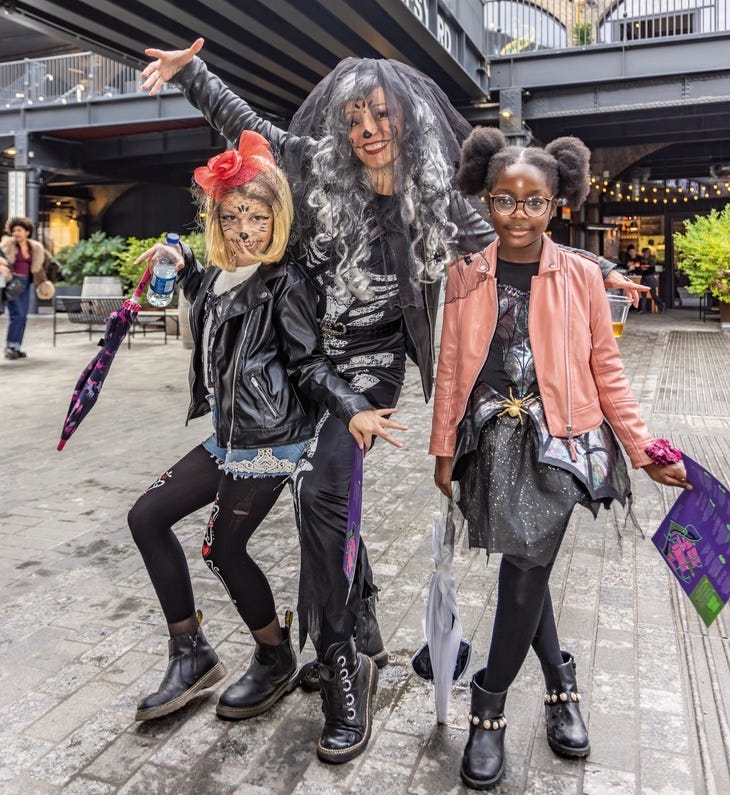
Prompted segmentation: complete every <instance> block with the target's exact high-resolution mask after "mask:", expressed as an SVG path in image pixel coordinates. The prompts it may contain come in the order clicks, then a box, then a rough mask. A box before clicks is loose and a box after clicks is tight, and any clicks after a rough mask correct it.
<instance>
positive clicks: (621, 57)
mask: <svg viewBox="0 0 730 795" xmlns="http://www.w3.org/2000/svg"><path fill="white" fill-rule="evenodd" d="M729 51H730V33H727V32H726V33H715V34H708V35H704V36H692V37H685V38H677V39H676V40H667V39H662V40H661V41H648V42H646V41H644V42H631V43H624V44H621V45H616V44H597V45H592V46H591V47H587V48H585V50H551V51H540V50H538V51H536V52H531V53H521V54H518V55H512V56H509V57H501V58H493V59H491V60H490V63H489V66H490V82H489V87H490V91H500V90H501V89H503V88H514V87H519V88H522V89H525V90H528V91H532V90H533V89H538V88H547V89H551V90H553V89H560V88H567V87H572V86H584V85H589V86H590V85H605V84H607V83H618V82H623V81H631V80H647V79H649V80H650V79H652V78H659V77H661V78H671V79H676V77H677V76H679V75H697V74H712V73H714V72H718V71H719V72H727V70H728V68H730V62H729V60H728V52H729Z"/></svg>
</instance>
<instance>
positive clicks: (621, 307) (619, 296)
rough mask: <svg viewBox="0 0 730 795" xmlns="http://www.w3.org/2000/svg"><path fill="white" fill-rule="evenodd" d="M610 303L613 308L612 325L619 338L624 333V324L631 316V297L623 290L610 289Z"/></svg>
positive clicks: (614, 334) (615, 335)
mask: <svg viewBox="0 0 730 795" xmlns="http://www.w3.org/2000/svg"><path fill="white" fill-rule="evenodd" d="M608 305H609V307H610V308H611V325H612V326H613V336H614V337H616V338H617V339H618V338H619V337H622V336H623V334H624V325H625V324H626V319H627V318H628V316H629V306H630V305H631V299H630V298H629V297H628V296H627V295H626V293H625V292H624V291H623V290H609V291H608Z"/></svg>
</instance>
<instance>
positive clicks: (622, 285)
mask: <svg viewBox="0 0 730 795" xmlns="http://www.w3.org/2000/svg"><path fill="white" fill-rule="evenodd" d="M603 285H604V287H605V288H606V289H607V290H623V291H624V292H625V293H626V295H628V297H629V298H630V299H631V303H632V305H633V306H634V307H638V306H639V299H640V298H641V294H642V293H648V292H649V287H647V286H646V285H644V284H636V283H635V282H632V281H631V279H628V278H627V277H626V276H624V275H623V274H621V273H619V272H618V271H616V270H612V271H611V272H610V273H609V274H608V276H606V278H605V279H604V280H603Z"/></svg>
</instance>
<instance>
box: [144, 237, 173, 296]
mask: <svg viewBox="0 0 730 795" xmlns="http://www.w3.org/2000/svg"><path fill="white" fill-rule="evenodd" d="M179 243H180V237H179V236H178V235H176V234H175V233H174V232H168V233H167V237H165V244H164V245H162V246H160V247H159V248H158V249H157V253H156V254H155V256H154V259H153V260H152V277H151V278H150V286H149V288H148V290H147V302H148V303H149V304H150V306H155V307H157V308H158V309H161V308H162V307H165V306H167V305H168V304H169V303H170V301H172V296H173V293H174V291H175V277H176V273H175V265H176V264H177V263H178V262H180V248H179Z"/></svg>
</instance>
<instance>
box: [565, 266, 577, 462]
mask: <svg viewBox="0 0 730 795" xmlns="http://www.w3.org/2000/svg"><path fill="white" fill-rule="evenodd" d="M563 284H564V285H565V324H564V325H565V328H564V331H563V333H564V335H565V339H564V343H565V381H566V385H567V395H566V402H567V409H568V422H567V424H566V426H565V430H566V431H567V432H568V448H569V450H570V458H571V460H572V461H577V460H578V453H577V452H576V449H575V441H574V440H573V398H572V395H571V386H572V381H571V378H570V351H569V346H570V334H569V328H568V320H569V315H570V313H569V311H568V310H569V306H570V302H569V298H570V291H569V289H568V272H567V270H566V271H564V272H563Z"/></svg>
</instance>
